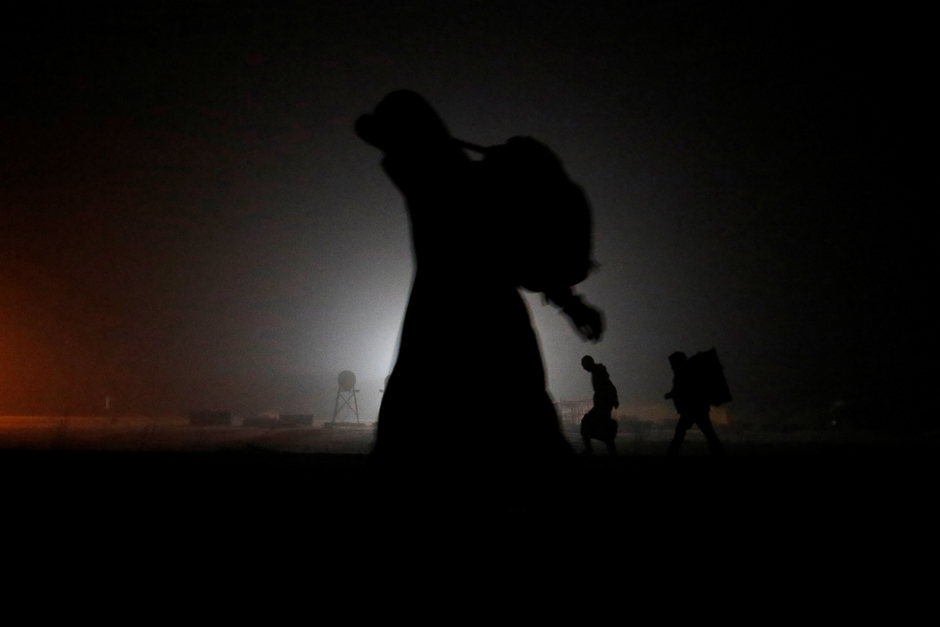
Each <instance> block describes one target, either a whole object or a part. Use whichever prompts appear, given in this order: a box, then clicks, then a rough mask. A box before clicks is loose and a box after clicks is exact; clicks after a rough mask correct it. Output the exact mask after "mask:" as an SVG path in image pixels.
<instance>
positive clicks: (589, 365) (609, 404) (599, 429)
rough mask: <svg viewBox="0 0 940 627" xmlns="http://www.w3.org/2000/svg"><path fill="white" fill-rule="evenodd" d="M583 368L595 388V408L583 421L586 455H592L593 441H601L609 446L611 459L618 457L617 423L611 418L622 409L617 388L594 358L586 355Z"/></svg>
mask: <svg viewBox="0 0 940 627" xmlns="http://www.w3.org/2000/svg"><path fill="white" fill-rule="evenodd" d="M581 367H583V368H584V369H585V370H587V371H588V372H590V373H591V385H592V386H594V407H593V408H591V410H590V411H589V412H588V413H586V414H585V415H584V418H582V419H581V437H582V438H583V439H584V453H585V454H586V455H591V454H592V453H593V452H594V449H593V448H591V440H592V439H593V440H600V441H601V442H603V443H604V444H606V445H607V452H608V453H610V455H611V457H613V456H616V455H617V447H616V446H615V445H614V438H616V437H617V421H616V420H614V419H613V418H611V417H610V414H611V412H613V410H614V409H616V408H618V407H620V400H619V399H618V398H617V388H615V387H614V384H613V383H611V381H610V375H609V374H607V367H606V366H604V364H598V363H595V361H594V358H593V357H591V356H590V355H585V356H584V357H582V358H581Z"/></svg>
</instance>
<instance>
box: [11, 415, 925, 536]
mask: <svg viewBox="0 0 940 627" xmlns="http://www.w3.org/2000/svg"><path fill="white" fill-rule="evenodd" d="M494 431H495V430H494ZM718 432H719V437H720V438H721V439H722V441H723V442H724V445H725V447H726V451H727V453H728V454H727V456H726V457H724V458H714V457H711V456H710V455H709V454H708V449H707V446H706V444H705V442H704V438H703V437H702V435H701V433H700V432H698V431H697V429H693V430H691V431H690V432H689V434H688V436H687V440H686V442H685V445H684V450H683V454H682V455H681V456H680V457H679V458H666V457H665V456H664V453H665V450H666V447H667V445H668V442H669V440H670V438H671V437H672V432H671V430H670V429H664V428H651V429H640V428H633V429H631V428H630V426H629V425H625V426H624V427H623V428H622V429H621V433H620V434H619V436H618V438H617V447H618V450H619V452H620V455H619V456H618V457H617V458H616V459H611V458H608V457H607V455H606V452H605V451H604V450H603V447H602V446H597V447H596V448H595V450H596V455H595V456H594V457H593V458H591V459H585V458H579V459H578V460H577V463H576V464H575V465H574V466H571V467H570V468H569V469H568V471H566V474H564V475H563V476H562V475H559V474H558V473H556V474H554V475H551V476H546V475H544V474H534V473H530V474H529V475H528V476H518V477H506V476H497V475H494V474H492V473H488V472H487V469H486V467H485V465H483V464H481V465H480V466H478V467H475V468H468V469H466V472H464V473H462V474H458V475H442V474H441V473H440V472H439V469H437V468H420V469H417V471H416V472H412V473H411V474H410V475H405V474H399V475H395V476H389V475H387V474H386V473H379V472H377V471H376V469H375V468H372V467H371V466H370V464H369V457H368V455H367V453H368V451H369V449H370V446H371V442H372V429H371V426H370V427H367V428H364V429H354V428H349V429H329V428H325V427H323V426H322V424H316V425H315V426H314V427H313V428H276V429H270V428H269V429H252V428H241V427H193V426H190V425H188V424H187V422H186V421H185V420H183V419H179V418H175V419H171V418H162V419H152V418H118V419H116V420H111V419H101V418H94V417H88V418H81V417H69V418H64V417H61V418H35V417H32V418H26V417H3V418H0V473H2V476H3V477H4V482H5V489H4V496H3V499H2V505H3V506H4V507H5V511H6V512H7V515H6V518H5V519H4V522H3V523H2V526H4V527H5V528H6V529H8V530H9V526H10V525H11V524H16V525H18V526H19V528H20V529H23V528H27V529H28V530H32V531H28V533H36V531H35V530H36V529H47V530H49V529H58V530H61V529H68V530H69V533H70V534H73V535H75V537H94V538H97V539H98V540H97V541H98V542H100V543H107V544H110V543H112V542H113V538H112V536H111V534H112V533H119V534H130V535H131V536H132V537H133V538H135V540H134V542H137V541H138V540H140V539H143V538H155V537H163V536H165V535H166V534H171V535H173V536H174V537H175V538H177V541H178V542H180V543H182V544H180V546H202V545H203V544H204V543H205V542H208V541H210V540H209V539H208V538H221V537H226V538H229V541H231V540H236V539H237V540H238V541H239V542H241V541H244V540H245V539H246V538H249V537H252V536H253V535H255V534H258V533H262V532H263V534H264V535H265V537H271V538H293V537H305V536H306V535H308V534H310V533H312V532H313V531H314V530H316V529H320V530H321V531H325V532H328V534H332V533H337V534H339V533H340V530H347V529H356V530H359V531H360V532H362V533H369V532H371V531H374V530H376V529H379V528H381V527H382V526H383V525H388V524H394V525H405V526H408V527H409V528H412V532H411V533H415V532H414V531H413V530H414V529H420V528H421V526H422V525H424V522H423V521H425V519H427V518H428V517H429V516H430V517H432V518H433V519H434V520H438V521H448V522H446V523H445V522H441V523H440V524H441V525H445V526H446V525H451V526H454V528H461V527H463V526H466V525H471V524H472V525H483V527H485V528H490V529H500V528H503V527H502V526H504V525H506V524H509V521H516V522H514V523H512V524H517V523H518V524H525V525H535V526H534V527H532V528H539V529H542V532H544V533H548V532H549V531H551V532H552V533H558V534H561V535H559V536H558V537H562V536H563V535H564V530H566V529H568V530H569V531H570V533H572V534H575V535H577V534H579V533H583V532H584V529H585V525H590V524H598V525H601V527H600V529H603V534H606V536H607V537H609V539H614V538H616V539H617V542H621V543H622V542H628V543H637V542H639V543H640V544H639V545H637V546H640V545H643V546H646V543H648V542H654V544H655V543H657V542H658V543H660V544H661V545H663V546H671V545H672V544H674V543H675V542H676V539H677V538H679V539H681V541H682V542H683V543H686V544H688V543H693V544H694V543H695V540H694V538H695V537H700V536H702V534H705V535H707V536H709V537H712V536H714V537H716V538H725V540H722V541H723V542H724V541H727V538H731V537H736V538H743V537H750V538H751V540H750V541H751V542H763V540H762V538H766V537H770V536H773V537H789V535H791V534H797V535H799V536H800V537H809V538H816V539H826V538H829V537H830V536H832V537H841V536H842V535H843V534H847V533H852V534H859V533H876V534H877V535H878V537H881V538H883V537H886V536H885V533H890V534H896V535H897V537H899V538H903V537H915V536H916V534H917V533H919V531H918V530H919V529H921V528H925V527H924V526H925V525H926V526H930V525H932V524H933V523H934V521H936V514H934V513H933V508H932V507H929V506H930V505H931V504H932V500H931V499H930V498H928V497H927V496H926V495H930V494H933V493H934V492H935V477H937V476H940V473H938V472H937V471H938V464H937V460H938V456H937V452H938V446H940V437H938V434H937V433H932V434H920V435H890V434H882V433H876V432H856V431H793V432H789V433H784V432H769V431H746V430H735V429H719V431H718ZM566 435H567V436H568V438H569V440H570V441H571V442H572V443H573V445H574V446H575V449H576V450H580V448H581V446H580V442H579V441H578V439H579V438H578V435H577V431H576V430H574V429H572V428H568V429H566ZM494 437H496V434H495V432H494ZM540 472H541V471H539V473H540ZM11 512H12V514H11ZM472 521H477V522H472ZM544 521H551V523H550V524H549V525H548V526H547V527H545V526H544ZM42 533H46V532H45V531H44V532H42ZM55 533H60V531H56V532H55ZM343 533H345V532H343ZM83 534H84V535H83ZM637 534H639V535H637ZM781 534H783V536H781ZM910 534H915V536H911V535H910ZM853 537H854V536H853ZM642 538H646V539H642ZM147 541H148V542H149V541H150V540H147ZM213 541H215V540H213ZM604 541H605V542H606V541H607V540H604ZM867 541H868V540H866V542H867ZM663 543H665V544H663ZM650 546H652V545H650ZM631 550H632V549H631Z"/></svg>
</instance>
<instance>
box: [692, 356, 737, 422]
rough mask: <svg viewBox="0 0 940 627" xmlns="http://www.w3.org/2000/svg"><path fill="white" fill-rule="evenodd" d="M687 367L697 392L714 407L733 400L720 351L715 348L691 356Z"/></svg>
mask: <svg viewBox="0 0 940 627" xmlns="http://www.w3.org/2000/svg"><path fill="white" fill-rule="evenodd" d="M687 368H688V369H689V374H690V375H691V379H692V381H694V382H695V383H694V384H695V388H696V390H697V392H698V393H700V394H701V395H702V400H705V401H708V404H709V405H712V406H714V407H720V406H721V405H722V403H730V402H731V401H732V398H731V390H730V389H729V388H728V382H727V381H726V380H725V373H724V366H722V365H721V362H720V361H718V352H717V351H716V350H715V349H714V348H712V349H710V350H707V351H705V352H698V353H695V354H694V355H692V356H691V357H689V363H688V366H687Z"/></svg>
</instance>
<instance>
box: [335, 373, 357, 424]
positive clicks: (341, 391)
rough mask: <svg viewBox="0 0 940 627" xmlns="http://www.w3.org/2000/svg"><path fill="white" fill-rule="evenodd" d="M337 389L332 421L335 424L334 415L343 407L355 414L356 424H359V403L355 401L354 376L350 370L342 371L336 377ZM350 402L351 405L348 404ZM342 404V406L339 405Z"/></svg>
mask: <svg viewBox="0 0 940 627" xmlns="http://www.w3.org/2000/svg"><path fill="white" fill-rule="evenodd" d="M338 382H339V388H337V390H336V403H335V404H334V405H333V420H332V422H333V423H335V422H336V415H337V414H338V413H339V411H340V410H341V409H342V408H343V407H344V406H345V407H348V408H349V409H351V410H352V413H354V414H356V423H357V424H358V423H359V402H358V401H357V400H356V392H358V391H359V390H357V389H356V375H355V374H353V372H352V371H351V370H343V371H342V372H341V373H339V377H338ZM349 401H352V404H350V403H349ZM340 403H342V404H340Z"/></svg>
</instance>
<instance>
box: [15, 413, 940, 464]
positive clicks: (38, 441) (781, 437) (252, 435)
mask: <svg viewBox="0 0 940 627" xmlns="http://www.w3.org/2000/svg"><path fill="white" fill-rule="evenodd" d="M328 423H329V420H328V419H319V420H315V422H314V426H313V427H263V428H257V427H254V428H249V427H241V426H208V427H207V426H192V425H190V424H189V421H188V420H187V419H186V418H181V417H175V416H168V417H156V418H154V417H114V418H112V417H99V416H71V417H47V416H0V451H3V450H7V451H10V450H20V451H29V450H33V451H40V450H42V451H99V452H102V451H122V452H146V451H151V452H157V451H163V452H218V451H230V452H237V451H244V450H264V451H269V452H282V453H309V454H346V455H365V454H367V453H368V452H369V451H370V449H371V446H372V439H373V434H374V424H373V423H362V424H360V425H356V424H355V423H349V422H346V423H338V427H337V428H330V425H329V424H328ZM716 430H717V432H718V434H719V437H720V439H721V441H722V443H723V444H724V446H725V448H726V451H727V453H728V455H729V456H767V455H771V456H780V455H783V456H800V457H805V456H820V457H829V456H844V455H862V456H864V455H885V454H897V455H906V454H908V453H911V454H917V455H932V454H935V453H936V452H938V451H940V432H932V433H917V434H892V433H885V432H878V431H860V430H851V429H842V430H835V429H833V430H824V429H805V430H789V431H782V430H766V429H765V430H759V429H741V428H736V427H722V426H720V425H719V426H716ZM493 431H494V436H493V437H498V436H497V430H496V429H493ZM565 434H566V437H567V438H568V440H569V441H570V442H571V443H572V445H573V446H574V447H575V449H576V450H578V451H580V449H581V448H582V445H581V441H580V436H579V435H578V428H577V426H576V425H565ZM672 435H673V431H672V426H671V425H659V424H650V423H629V422H628V423H624V424H622V425H621V427H620V430H619V432H618V435H617V450H618V451H619V452H620V454H621V455H624V456H639V457H658V456H661V455H663V454H664V453H665V451H666V448H667V447H668V445H669V441H670V440H671V439H672ZM595 453H596V455H597V457H599V458H601V457H606V455H607V453H606V451H605V450H604V447H603V445H602V444H601V443H599V442H597V443H595ZM682 456H684V457H697V456H709V451H708V447H707V446H706V443H705V439H704V437H703V436H702V434H701V432H700V431H699V430H698V429H697V428H693V429H691V430H690V431H689V432H688V434H687V436H686V439H685V442H684V443H683V450H682Z"/></svg>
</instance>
